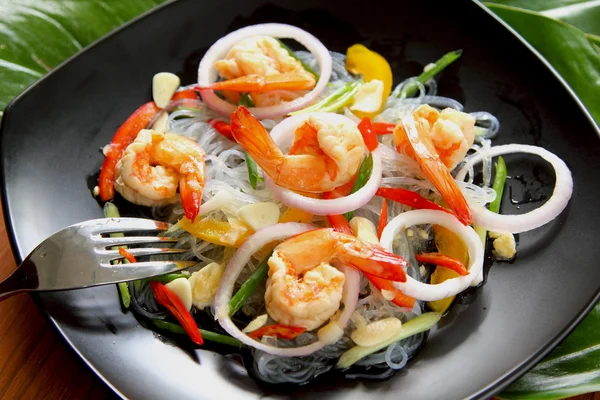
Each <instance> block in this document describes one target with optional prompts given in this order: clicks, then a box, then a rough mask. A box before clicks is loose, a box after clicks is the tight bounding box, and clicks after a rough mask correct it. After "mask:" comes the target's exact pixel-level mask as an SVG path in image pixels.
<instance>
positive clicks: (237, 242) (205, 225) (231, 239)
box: [178, 217, 254, 247]
mask: <svg viewBox="0 0 600 400" xmlns="http://www.w3.org/2000/svg"><path fill="white" fill-rule="evenodd" d="M178 224H179V226H180V227H181V229H183V230H185V231H186V232H189V233H191V234H192V235H193V236H195V237H197V238H198V239H202V240H204V241H206V242H209V243H213V244H218V245H221V246H228V247H240V246H241V245H242V244H243V243H244V242H245V241H246V239H248V236H250V235H252V234H253V233H254V231H253V230H252V229H250V228H248V227H247V226H245V225H244V224H242V223H241V222H234V223H230V222H227V221H217V220H216V219H213V218H201V219H200V218H196V220H195V221H194V222H192V221H190V220H189V219H187V218H185V217H184V218H182V219H180V220H179V222H178Z"/></svg>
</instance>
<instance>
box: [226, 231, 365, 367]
mask: <svg viewBox="0 0 600 400" xmlns="http://www.w3.org/2000/svg"><path fill="white" fill-rule="evenodd" d="M313 229H316V228H315V227H314V226H312V225H308V224H298V223H294V222H289V223H285V224H276V225H271V226H269V227H267V228H264V229H261V230H259V231H258V232H256V233H255V234H254V235H252V236H250V237H249V238H248V240H246V242H245V243H244V244H243V245H242V246H241V247H240V248H239V249H238V250H237V251H236V253H235V254H234V256H233V257H232V259H231V261H229V263H228V264H227V268H226V269H225V272H223V276H222V277H221V281H220V283H219V288H218V289H217V294H216V295H215V318H216V319H217V320H218V321H219V324H220V325H221V326H222V327H223V329H225V331H226V332H227V333H229V334H230V335H231V336H233V337H234V338H236V339H238V340H239V341H241V342H242V343H244V344H246V345H248V346H251V347H254V348H255V349H257V350H261V351H264V352H266V353H269V354H273V355H278V356H283V357H299V356H305V355H308V354H312V353H314V352H315V351H318V350H320V349H321V348H323V347H325V346H326V345H327V344H330V343H329V342H330V341H331V338H329V340H328V341H327V342H325V341H322V340H318V341H316V342H313V343H311V344H309V345H306V346H301V347H294V348H279V347H274V346H271V345H269V344H265V343H262V342H259V341H257V340H254V339H252V338H250V337H249V336H248V335H246V334H245V333H244V332H242V331H241V330H240V329H239V328H238V327H237V326H236V325H235V324H234V323H233V321H232V320H231V317H230V316H229V301H230V300H231V296H232V295H233V287H234V285H235V282H236V280H237V278H238V277H239V275H240V273H241V272H242V270H243V269H244V267H245V266H246V264H247V263H248V261H249V260H250V257H251V256H252V255H253V254H254V253H256V252H257V251H258V250H260V249H261V248H262V247H263V246H264V245H266V244H267V243H270V242H272V241H275V240H283V239H287V238H288V237H290V236H293V235H297V234H300V233H302V232H306V231H310V230H313ZM344 274H345V276H346V278H345V282H344V292H343V295H342V302H343V303H344V311H343V312H342V313H341V315H340V318H339V319H338V320H337V321H336V322H335V323H336V324H337V325H338V326H339V327H340V328H341V330H340V331H341V332H342V333H343V329H344V328H345V326H346V324H347V323H348V321H349V320H350V316H351V315H352V312H353V311H354V309H355V308H356V304H357V302H358V294H359V286H360V285H359V283H360V276H359V274H358V272H357V271H355V270H354V269H352V268H349V267H344Z"/></svg>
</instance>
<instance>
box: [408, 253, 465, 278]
mask: <svg viewBox="0 0 600 400" xmlns="http://www.w3.org/2000/svg"><path fill="white" fill-rule="evenodd" d="M415 258H416V259H417V261H418V262H420V263H423V264H435V265H438V266H440V267H445V268H448V269H451V270H452V271H454V272H456V273H458V274H459V275H462V276H465V275H469V270H468V269H467V268H466V267H465V265H464V264H463V263H462V261H460V260H459V259H458V258H454V257H450V256H447V255H445V254H442V253H421V254H417V255H416V256H415Z"/></svg>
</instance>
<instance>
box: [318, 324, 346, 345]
mask: <svg viewBox="0 0 600 400" xmlns="http://www.w3.org/2000/svg"><path fill="white" fill-rule="evenodd" d="M342 336H344V330H343V329H342V328H340V326H339V325H338V324H336V323H335V322H330V323H328V324H327V325H325V326H324V327H322V328H321V329H319V331H318V332H317V337H318V338H319V341H320V342H323V343H325V345H328V344H333V343H335V342H337V341H338V340H340V338H341V337H342Z"/></svg>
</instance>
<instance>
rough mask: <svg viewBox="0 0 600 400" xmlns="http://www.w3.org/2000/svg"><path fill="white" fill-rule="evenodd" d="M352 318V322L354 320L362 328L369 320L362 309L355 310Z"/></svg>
mask: <svg viewBox="0 0 600 400" xmlns="http://www.w3.org/2000/svg"><path fill="white" fill-rule="evenodd" d="M351 318H352V322H354V325H356V327H357V328H362V327H363V326H366V325H367V320H366V319H365V317H363V316H362V314H361V313H360V311H357V310H354V312H353V313H352V317H351Z"/></svg>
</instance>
